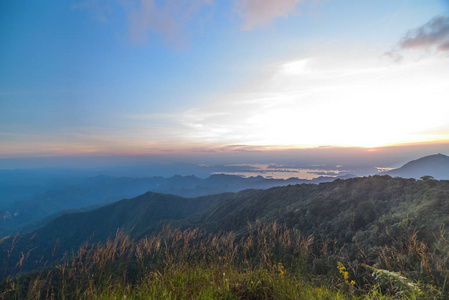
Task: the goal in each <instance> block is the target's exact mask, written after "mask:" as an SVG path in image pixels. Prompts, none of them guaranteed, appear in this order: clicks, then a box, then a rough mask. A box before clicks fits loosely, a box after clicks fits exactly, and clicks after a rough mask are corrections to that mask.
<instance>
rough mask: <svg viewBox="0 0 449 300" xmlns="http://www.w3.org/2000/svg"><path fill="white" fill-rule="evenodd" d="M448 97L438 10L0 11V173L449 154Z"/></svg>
mask: <svg viewBox="0 0 449 300" xmlns="http://www.w3.org/2000/svg"><path fill="white" fill-rule="evenodd" d="M448 83H449V1H447V0H444V1H443V0H429V1H418V0H397V1H388V0H379V1H365V0H362V1H346V0H277V1H271V0H228V1H219V0H131V1H125V0H111V1H109V0H108V1H103V0H84V1H83V0H80V1H78V0H76V1H57V0H48V1H31V0H29V1H1V2H0V159H12V158H28V157H60V156H77V155H78V156H79V155H82V156H94V157H95V156H97V157H98V156H108V155H109V156H110V155H122V156H132V155H134V156H142V155H163V154H167V155H174V156H176V155H178V156H179V155H187V156H186V157H190V158H191V157H192V155H193V156H195V155H197V156H203V157H209V156H210V155H211V154H210V153H218V154H222V155H226V156H227V157H228V156H232V155H233V153H236V157H237V156H238V155H241V153H242V152H246V153H250V154H248V155H249V157H251V152H252V151H257V152H258V153H259V152H262V153H265V152H266V153H272V154H273V155H274V154H279V151H281V152H282V151H290V152H288V153H293V152H294V151H296V150H297V151H301V150H304V149H306V150H307V151H309V150H310V149H321V150H322V149H323V148H326V149H334V150H335V149H336V150H335V151H334V152H332V151H330V150H329V151H330V152H329V153H334V154H335V153H339V152H338V151H340V150H341V148H344V149H358V150H357V151H359V152H360V151H361V152H363V153H371V152H372V151H377V152H382V151H383V152H382V153H385V151H386V150H385V149H398V148H397V147H398V145H399V146H401V145H402V146H401V147H402V148H401V149H420V150H419V151H420V152H419V153H420V154H422V153H424V152H429V154H432V152H435V151H437V150H438V151H439V152H445V153H446V154H449V117H448V116H449V99H448V95H449V84H448ZM423 147H424V148H423ZM382 149H384V150H382ZM422 149H425V151H423V150H422ZM306 150H304V151H306ZM321 150H320V151H321ZM291 151H293V152H291ZM304 151H303V152H302V153H305V152H304ZM351 151H352V150H351ZM351 151H349V152H348V153H353V152H351ZM284 153H286V152H284ZM298 153H299V152H298ZM326 153H327V152H326ZM391 153H395V154H394V155H397V151H396V150H394V151H393V150H392V151H391ZM416 153H418V152H416ZM218 154H217V155H218ZM237 154H238V155H237ZM189 155H190V156H189ZM280 155H281V156H282V154H280ZM348 155H351V154H348ZM392 155H393V154H392ZM195 157H196V156H195ZM239 157H241V156H239ZM245 157H246V156H245ZM270 159H271V158H270Z"/></svg>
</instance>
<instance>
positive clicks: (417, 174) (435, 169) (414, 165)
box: [387, 153, 449, 180]
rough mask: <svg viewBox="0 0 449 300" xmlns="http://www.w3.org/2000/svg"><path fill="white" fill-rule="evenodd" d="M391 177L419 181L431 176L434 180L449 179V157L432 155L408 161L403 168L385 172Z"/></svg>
mask: <svg viewBox="0 0 449 300" xmlns="http://www.w3.org/2000/svg"><path fill="white" fill-rule="evenodd" d="M387 174H388V175H391V176H399V177H403V178H415V179H419V178H421V177H422V176H432V177H434V178H435V179H439V180H442V179H445V180H447V179H449V156H446V155H444V154H441V153H440V154H434V155H429V156H425V157H422V158H419V159H417V160H413V161H410V162H408V163H406V164H405V165H404V166H402V167H400V168H398V169H395V170H391V171H389V172H387Z"/></svg>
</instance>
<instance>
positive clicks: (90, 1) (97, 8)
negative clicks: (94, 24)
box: [70, 0, 112, 23]
mask: <svg viewBox="0 0 449 300" xmlns="http://www.w3.org/2000/svg"><path fill="white" fill-rule="evenodd" d="M70 8H71V9H86V10H88V11H89V12H90V13H91V14H92V16H93V17H94V18H95V19H96V20H98V21H100V22H102V23H108V22H109V18H108V15H109V14H110V13H111V10H112V8H111V6H110V5H109V3H106V2H102V1H101V0H85V1H82V2H78V3H74V4H72V5H71V6H70Z"/></svg>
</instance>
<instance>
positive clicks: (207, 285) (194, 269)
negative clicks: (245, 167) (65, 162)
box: [1, 176, 449, 299]
mask: <svg viewBox="0 0 449 300" xmlns="http://www.w3.org/2000/svg"><path fill="white" fill-rule="evenodd" d="M170 219H172V220H170ZM447 225H449V181H438V180H433V179H430V178H424V179H423V180H415V179H402V178H391V177H390V176H374V177H366V178H353V179H348V180H336V181H334V182H332V183H322V184H319V185H311V184H310V185H309V184H301V185H292V186H286V187H279V188H271V189H268V190H246V191H242V192H239V193H236V194H232V193H229V194H221V195H215V196H209V197H201V198H190V199H189V198H181V197H176V196H169V195H162V194H153V193H147V194H145V195H142V196H140V197H137V198H134V199H129V200H123V201H120V202H117V203H115V204H111V205H108V206H106V207H103V208H100V209H96V210H93V211H90V212H86V213H78V214H68V215H65V216H63V217H61V218H58V219H55V220H53V221H52V222H50V223H48V224H47V225H45V226H43V227H42V228H40V229H39V230H37V231H35V232H34V233H31V234H29V235H24V236H23V237H17V238H16V240H18V239H19V238H20V240H19V241H18V242H17V243H15V245H14V249H12V251H10V250H11V245H12V244H14V243H13V242H12V240H13V239H12V238H9V239H7V240H5V241H3V244H1V247H2V251H3V252H2V257H8V256H9V260H7V261H8V264H9V266H11V269H12V268H15V270H16V271H20V270H21V269H22V273H23V270H24V269H27V268H28V269H29V268H31V267H32V265H30V264H27V263H26V261H30V260H31V261H35V260H36V259H38V256H37V255H38V254H40V255H42V254H44V255H46V256H45V258H47V260H49V263H50V264H52V261H51V259H52V258H54V260H55V263H59V265H58V266H57V267H56V268H47V269H44V270H42V271H40V272H38V273H31V274H28V275H22V276H19V277H10V278H9V279H8V280H6V281H4V283H3V287H4V289H5V291H6V290H7V289H8V288H9V289H10V288H11V285H15V284H17V285H19V286H21V287H22V288H21V289H13V290H14V291H16V292H17V293H19V294H20V295H22V293H26V292H29V289H30V288H29V287H31V286H33V284H34V285H40V286H41V287H40V288H39V291H41V292H42V289H47V291H48V290H52V291H53V292H52V293H56V294H58V293H59V294H58V295H64V296H65V297H69V298H70V295H69V294H65V293H64V292H63V291H62V290H61V289H62V288H63V285H67V286H71V289H74V290H77V291H78V292H77V293H78V294H76V296H74V298H76V297H78V296H79V295H80V294H79V293H87V294H88V295H90V296H92V297H100V298H103V297H104V298H111V297H112V298H113V297H117V295H119V296H118V297H119V298H120V297H123V296H125V295H126V296H127V297H128V296H129V297H131V298H133V297H134V298H140V296H139V295H146V296H145V297H147V296H148V297H150V296H151V297H153V298H155V299H164V298H166V297H168V298H173V299H186V298H188V299H196V298H198V297H199V298H206V299H215V298H217V297H218V298H223V299H292V298H295V297H296V295H302V296H301V297H299V298H298V299H321V298H327V299H333V298H351V297H353V298H364V297H368V298H378V299H384V298H385V297H386V298H388V297H393V298H412V299H416V298H426V299H427V298H428V299H445V297H446V296H445V295H447V293H448V292H449V284H448V278H449V243H448V234H447V233H446V232H445V230H444V227H445V226H447ZM119 228H122V229H123V232H124V234H126V233H128V234H129V236H127V235H123V234H122V233H120V234H119V235H118V236H117V237H116V240H115V242H113V241H112V240H110V241H108V242H107V237H108V236H109V237H111V238H114V236H116V232H117V229H119ZM58 236H59V237H60V239H59V240H58V242H57V243H56V240H55V239H56V237H58ZM52 238H53V240H52ZM86 239H90V243H89V244H85V245H84V246H83V247H82V248H81V249H80V250H78V252H76V251H75V252H74V253H73V254H72V255H68V256H66V257H65V258H64V259H63V260H61V261H60V262H58V260H57V258H60V257H62V256H63V253H64V252H65V251H67V250H69V249H76V248H77V247H79V246H80V245H81V243H82V242H83V241H85V240H86ZM98 241H101V242H102V243H101V244H95V242H98ZM55 243H56V244H57V247H56V250H55V251H53V250H54V245H55ZM114 245H115V246H114ZM28 249H33V250H32V251H31V252H30V255H29V256H28V257H27V253H28V252H27V251H29V250H28ZM119 249H122V250H119ZM9 253H25V255H24V256H22V255H20V254H18V255H16V256H14V257H13V254H11V255H9ZM69 253H71V252H69ZM33 255H34V256H33ZM21 257H24V258H26V259H24V261H23V262H21V261H20V258H21ZM30 258H31V259H30ZM17 262H18V263H17ZM77 264H81V265H77ZM8 272H9V271H8ZM88 274H91V275H88ZM220 274H221V275H220ZM223 274H228V275H223ZM280 274H281V275H282V276H280ZM67 276H68V277H67ZM70 276H72V277H73V278H85V277H83V276H87V277H86V278H85V279H83V280H84V281H81V283H80V284H79V285H74V284H73V283H70V284H69V282H70V281H71V280H70V278H71V277H70ZM89 276H93V278H94V279H92V280H91V279H89ZM226 276H229V277H226ZM44 278H47V279H44ZM48 278H52V279H51V280H50V281H48ZM208 278H212V279H208ZM225 279H226V280H227V281H226V280H225ZM52 280H54V281H52ZM109 282H112V283H109ZM67 286H66V287H67ZM177 286H179V287H178V288H177ZM183 289H184V290H183ZM300 291H303V292H304V293H305V294H301V292H300ZM61 293H62V294H61ZM89 293H91V294H89ZM164 293H165V294H164ZM87 294H83V295H87ZM74 295H75V294H74ZM120 295H121V296H120ZM90 296H89V297H87V298H90ZM151 297H150V298H151ZM19 298H20V297H19ZM388 299H389V298H388Z"/></svg>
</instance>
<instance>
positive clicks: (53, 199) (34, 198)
mask: <svg viewBox="0 0 449 300" xmlns="http://www.w3.org/2000/svg"><path fill="white" fill-rule="evenodd" d="M3 173H4V174H3ZM3 173H2V172H0V210H2V211H4V213H0V216H2V215H4V216H5V217H4V218H3V219H1V218H0V237H1V236H4V235H8V234H14V232H15V231H17V229H18V228H19V227H21V226H24V225H25V224H29V223H31V222H36V221H38V220H42V219H44V218H50V219H51V218H54V217H55V216H58V215H59V214H61V212H63V211H65V210H73V209H81V208H89V207H90V208H93V207H95V206H99V205H105V204H108V203H112V202H115V201H118V200H121V199H124V198H132V197H136V196H138V195H141V194H143V193H145V192H147V191H152V192H156V193H164V194H172V195H178V196H183V197H197V196H204V195H212V194H220V193H225V192H238V191H241V190H244V189H249V188H256V189H267V188H271V187H274V186H285V185H289V184H298V183H320V182H326V181H331V180H334V179H335V178H334V177H326V176H323V177H319V178H316V179H314V180H303V179H297V178H290V179H287V180H283V179H266V178H263V177H262V176H257V177H249V178H243V177H240V176H235V175H223V174H217V175H212V176H210V177H208V178H205V179H202V178H198V177H195V176H180V175H176V176H173V177H170V178H164V177H143V178H131V177H110V176H104V175H100V176H95V177H87V178H81V177H77V178H76V179H74V177H67V178H66V179H64V178H62V179H61V178H60V179H59V181H57V182H58V183H59V184H60V186H59V187H53V186H51V187H52V188H50V189H48V190H45V189H44V190H43V188H44V187H45V186H47V187H50V185H45V184H48V181H50V180H51V179H53V178H54V177H51V176H50V177H49V178H48V180H46V181H45V180H44V178H45V176H46V175H45V174H44V175H42V176H41V177H42V178H43V179H41V181H42V183H41V182H40V181H38V183H39V185H38V186H37V187H35V188H33V182H34V177H32V176H31V175H27V174H28V173H25V175H26V176H28V177H26V178H25V179H29V180H25V179H21V177H20V176H19V175H20V174H22V173H18V174H16V173H14V172H10V173H7V172H6V171H4V172H3ZM2 174H3V175H2ZM8 174H9V175H11V174H12V175H14V176H9V175H8ZM31 174H32V173H31ZM25 175H24V176H25ZM19 179H20V180H19ZM11 187H13V188H11ZM8 188H9V192H8V193H6V192H5V193H4V194H3V197H2V192H1V191H6V190H7V189H8ZM22 188H23V189H24V190H25V191H27V189H29V190H30V191H29V192H27V193H24V192H23V190H22ZM33 192H34V194H33ZM9 216H10V217H9ZM33 226H34V225H33V224H31V227H33ZM27 227H30V224H29V226H27Z"/></svg>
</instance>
